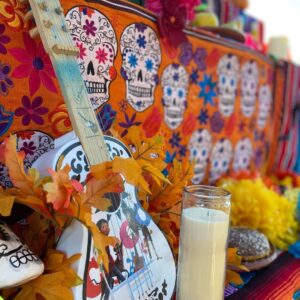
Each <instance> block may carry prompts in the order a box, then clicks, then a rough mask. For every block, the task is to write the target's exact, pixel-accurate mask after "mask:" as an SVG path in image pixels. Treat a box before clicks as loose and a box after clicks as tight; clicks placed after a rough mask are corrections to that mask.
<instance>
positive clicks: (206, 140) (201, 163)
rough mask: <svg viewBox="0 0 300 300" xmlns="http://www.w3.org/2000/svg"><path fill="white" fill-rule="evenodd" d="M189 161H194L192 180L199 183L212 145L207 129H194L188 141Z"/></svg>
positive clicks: (202, 177) (204, 173) (204, 171)
mask: <svg viewBox="0 0 300 300" xmlns="http://www.w3.org/2000/svg"><path fill="white" fill-rule="evenodd" d="M188 147H189V151H190V162H194V163H195V166H194V174H195V175H194V177H193V179H192V182H193V183H194V184H199V183H201V182H202V181H203V179H204V177H205V175H206V168H207V164H208V158H209V154H210V150H211V147H212V137H211V134H210V133H209V131H208V130H207V129H199V130H197V131H195V132H194V133H193V134H192V136H191V139H190V141H189V146H188Z"/></svg>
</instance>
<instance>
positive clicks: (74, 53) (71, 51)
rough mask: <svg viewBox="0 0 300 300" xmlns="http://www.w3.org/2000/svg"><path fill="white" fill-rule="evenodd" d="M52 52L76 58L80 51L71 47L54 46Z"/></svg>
mask: <svg viewBox="0 0 300 300" xmlns="http://www.w3.org/2000/svg"><path fill="white" fill-rule="evenodd" d="M52 50H53V51H54V52H55V53H56V54H65V55H72V56H78V55H79V53H80V51H79V49H78V48H76V47H71V46H63V45H58V44H56V45H54V46H53V48H52Z"/></svg>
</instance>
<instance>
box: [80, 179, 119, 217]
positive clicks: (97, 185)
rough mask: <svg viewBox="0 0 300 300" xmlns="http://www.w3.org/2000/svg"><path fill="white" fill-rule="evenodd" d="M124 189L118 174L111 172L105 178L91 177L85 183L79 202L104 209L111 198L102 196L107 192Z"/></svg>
mask: <svg viewBox="0 0 300 300" xmlns="http://www.w3.org/2000/svg"><path fill="white" fill-rule="evenodd" d="M123 191H124V185H123V179H122V177H121V176H120V175H118V174H116V173H115V174H112V175H111V176H109V177H107V178H105V179H97V178H91V179H90V180H89V181H88V182H87V184H86V191H85V193H84V194H82V197H81V204H82V205H84V206H86V207H88V208H91V207H95V208H97V209H99V210H101V211H106V210H107V208H108V207H109V206H111V200H110V199H107V198H106V197H104V195H105V194H107V193H121V192H123Z"/></svg>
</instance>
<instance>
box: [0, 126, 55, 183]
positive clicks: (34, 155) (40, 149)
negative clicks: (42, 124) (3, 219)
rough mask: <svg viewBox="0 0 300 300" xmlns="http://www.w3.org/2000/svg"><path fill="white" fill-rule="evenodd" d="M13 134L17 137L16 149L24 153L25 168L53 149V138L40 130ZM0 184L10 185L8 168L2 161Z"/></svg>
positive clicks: (0, 164)
mask: <svg viewBox="0 0 300 300" xmlns="http://www.w3.org/2000/svg"><path fill="white" fill-rule="evenodd" d="M15 135H16V137H17V151H23V152H24V153H25V158H24V167H25V169H26V170H28V169H29V168H31V166H32V164H33V163H34V162H35V161H36V160H37V159H38V158H39V157H40V156H41V155H43V154H44V153H46V152H48V151H50V150H52V149H54V139H53V138H52V137H51V136H50V135H48V134H46V133H44V132H42V131H37V130H25V131H18V132H17V133H16V134H15ZM0 184H1V185H2V186H3V187H12V182H11V180H10V178H9V175H8V169H7V167H6V166H5V165H4V164H3V163H0Z"/></svg>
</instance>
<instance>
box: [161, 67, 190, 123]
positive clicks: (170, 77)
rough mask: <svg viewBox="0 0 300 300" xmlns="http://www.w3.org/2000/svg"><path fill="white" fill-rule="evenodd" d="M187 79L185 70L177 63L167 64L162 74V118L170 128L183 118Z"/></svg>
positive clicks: (185, 104)
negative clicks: (163, 109)
mask: <svg viewBox="0 0 300 300" xmlns="http://www.w3.org/2000/svg"><path fill="white" fill-rule="evenodd" d="M188 80H189V76H188V73H187V71H186V70H185V68H184V67H183V66H181V65H178V64H171V65H168V66H167V67H166V68H165V70H164V72H163V74H162V78H161V85H162V88H163V106H164V108H165V111H164V118H165V122H166V124H167V125H168V127H169V128H171V129H176V128H177V127H178V126H179V125H180V124H181V122H182V120H183V114H184V111H185V109H186V106H187V101H186V95H187V89H188Z"/></svg>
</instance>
